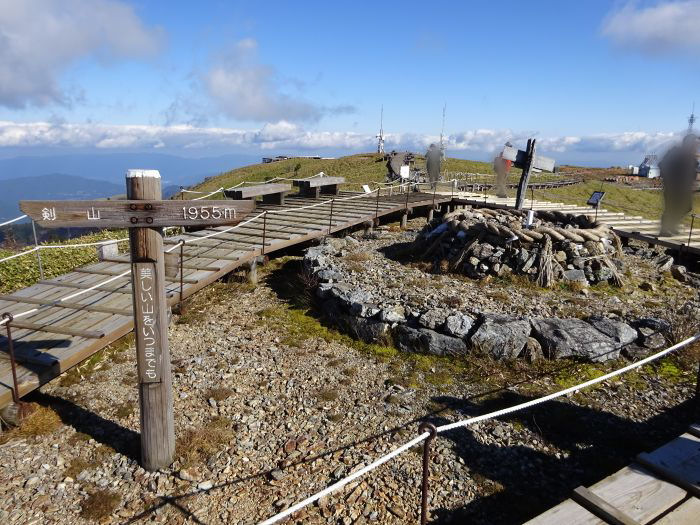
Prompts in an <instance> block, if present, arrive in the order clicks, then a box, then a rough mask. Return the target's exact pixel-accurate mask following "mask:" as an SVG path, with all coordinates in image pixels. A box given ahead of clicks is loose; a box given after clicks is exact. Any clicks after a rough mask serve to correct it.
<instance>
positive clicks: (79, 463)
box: [63, 458, 97, 479]
mask: <svg viewBox="0 0 700 525" xmlns="http://www.w3.org/2000/svg"><path fill="white" fill-rule="evenodd" d="M95 467H97V463H95V462H93V461H85V460H84V459H82V458H76V459H74V460H73V461H71V464H70V467H68V468H67V469H66V470H64V471H63V477H68V478H73V479H75V478H77V477H78V474H80V473H81V472H82V471H83V470H88V469H91V468H95Z"/></svg>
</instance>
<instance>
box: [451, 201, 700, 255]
mask: <svg viewBox="0 0 700 525" xmlns="http://www.w3.org/2000/svg"><path fill="white" fill-rule="evenodd" d="M440 194H441V195H448V193H446V192H440ZM449 195H451V196H452V195H454V201H455V203H456V204H465V205H471V206H487V207H490V208H513V207H514V205H515V199H514V198H510V197H509V198H501V197H496V196H493V195H486V194H483V193H473V192H455V193H449ZM524 207H525V208H526V209H530V208H531V207H532V209H534V210H558V211H562V212H565V213H572V214H577V215H578V214H586V215H595V210H593V209H591V208H590V207H587V206H577V205H575V204H564V203H561V202H548V201H538V200H535V201H534V202H533V201H531V200H530V199H526V200H525V206H524ZM598 220H599V221H600V222H604V223H606V224H609V225H610V226H611V227H612V229H613V231H614V232H615V233H616V234H617V235H618V236H620V237H621V238H622V239H623V241H626V240H628V239H636V240H638V241H642V242H646V243H648V244H650V245H655V246H663V247H664V248H669V249H671V250H675V251H677V252H679V253H681V252H682V253H683V254H684V255H685V254H686V253H689V254H693V255H694V256H698V255H700V220H699V221H696V222H697V224H695V227H694V228H693V231H692V236H690V233H691V232H690V230H689V229H688V228H687V227H685V226H683V227H681V229H680V233H679V234H678V235H674V236H673V237H659V235H658V234H659V230H660V228H661V223H660V221H658V220H650V219H645V218H644V217H641V216H639V215H636V216H631V215H625V214H624V213H621V212H612V211H608V210H606V209H604V208H601V209H599V210H598ZM689 238H690V243H688V240H689Z"/></svg>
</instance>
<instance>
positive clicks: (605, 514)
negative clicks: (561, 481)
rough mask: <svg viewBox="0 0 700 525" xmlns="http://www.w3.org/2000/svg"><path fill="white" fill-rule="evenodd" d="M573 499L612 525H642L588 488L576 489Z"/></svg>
mask: <svg viewBox="0 0 700 525" xmlns="http://www.w3.org/2000/svg"><path fill="white" fill-rule="evenodd" d="M571 499H572V500H574V501H575V502H576V503H578V504H579V505H581V506H582V507H583V508H584V509H586V510H588V511H589V512H591V513H593V514H595V515H596V516H598V517H599V518H600V519H602V520H604V521H606V522H607V523H610V524H611V525H641V524H640V523H639V522H638V521H636V520H633V519H632V518H630V517H629V516H628V515H627V514H625V513H624V512H622V511H621V510H620V509H617V508H615V507H614V506H612V505H610V503H608V502H607V501H605V500H604V499H603V498H601V497H600V496H598V495H597V494H594V493H593V492H591V491H590V490H588V489H587V488H586V487H583V486H581V487H578V488H576V489H574V492H573V494H572V495H571Z"/></svg>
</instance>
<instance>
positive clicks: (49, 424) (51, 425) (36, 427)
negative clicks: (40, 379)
mask: <svg viewBox="0 0 700 525" xmlns="http://www.w3.org/2000/svg"><path fill="white" fill-rule="evenodd" d="M29 412H30V413H29V415H28V416H27V417H25V418H24V419H23V420H22V422H21V423H20V425H19V426H18V427H14V428H12V429H10V430H9V431H7V432H3V433H1V434H0V445H2V444H3V443H7V442H8V441H10V440H12V439H18V438H27V437H33V436H44V435H46V434H51V433H52V432H55V431H56V430H58V429H59V428H60V427H61V425H62V423H61V418H60V417H59V415H58V414H57V413H56V412H55V411H54V410H53V409H52V408H49V407H45V406H41V405H37V404H36V403H32V404H31V406H30V407H29Z"/></svg>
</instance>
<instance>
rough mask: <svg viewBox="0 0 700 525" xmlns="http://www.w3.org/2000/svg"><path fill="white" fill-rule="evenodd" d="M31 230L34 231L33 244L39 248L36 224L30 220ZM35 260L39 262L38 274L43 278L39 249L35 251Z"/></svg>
mask: <svg viewBox="0 0 700 525" xmlns="http://www.w3.org/2000/svg"><path fill="white" fill-rule="evenodd" d="M32 232H34V246H35V247H36V248H39V241H38V239H37V237H36V224H35V223H34V221H32ZM36 261H37V262H38V263H39V276H40V277H41V278H42V279H43V278H44V267H43V266H42V265H41V250H37V251H36Z"/></svg>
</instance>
